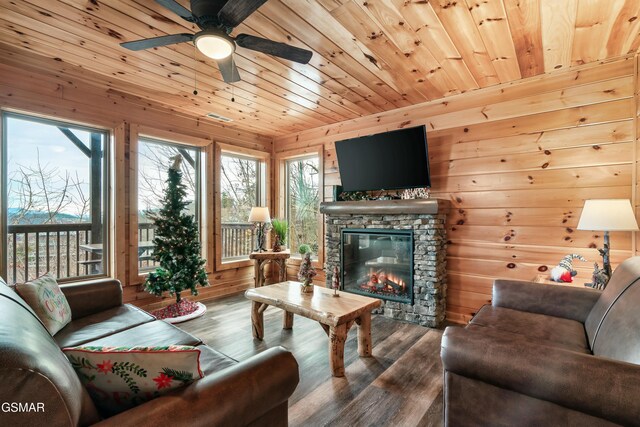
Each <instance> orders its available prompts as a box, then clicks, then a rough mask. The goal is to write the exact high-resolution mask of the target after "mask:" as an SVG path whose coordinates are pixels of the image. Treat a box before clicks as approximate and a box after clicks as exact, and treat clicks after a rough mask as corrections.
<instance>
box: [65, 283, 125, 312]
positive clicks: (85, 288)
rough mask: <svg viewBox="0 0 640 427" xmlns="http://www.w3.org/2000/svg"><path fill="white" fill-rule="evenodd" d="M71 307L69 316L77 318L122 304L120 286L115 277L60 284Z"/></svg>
mask: <svg viewBox="0 0 640 427" xmlns="http://www.w3.org/2000/svg"><path fill="white" fill-rule="evenodd" d="M60 289H61V290H62V293H64V296H65V297H66V298H67V301H68V302H69V306H70V307H71V318H72V319H74V320H75V319H79V318H81V317H84V316H88V315H90V314H94V313H99V312H101V311H104V310H108V309H110V308H114V307H118V306H121V305H122V286H121V285H120V281H118V280H115V279H100V280H93V281H91V282H85V283H73V284H70V285H61V286H60Z"/></svg>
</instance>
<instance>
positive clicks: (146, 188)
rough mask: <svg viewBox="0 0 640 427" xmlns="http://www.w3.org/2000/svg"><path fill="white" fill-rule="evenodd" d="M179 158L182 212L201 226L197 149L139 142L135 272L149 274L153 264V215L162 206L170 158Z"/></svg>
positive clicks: (146, 140) (165, 143)
mask: <svg viewBox="0 0 640 427" xmlns="http://www.w3.org/2000/svg"><path fill="white" fill-rule="evenodd" d="M178 154H180V155H181V156H182V163H181V168H182V183H183V184H184V185H185V186H186V191H187V200H188V201H189V202H190V203H189V205H188V206H187V207H186V209H185V211H186V212H187V213H189V214H191V215H195V218H196V221H197V222H198V223H200V193H201V192H200V178H199V177H200V149H199V148H194V147H190V146H183V145H179V144H174V143H169V142H165V141H159V140H155V139H149V138H140V139H139V140H138V189H137V190H138V191H137V194H138V269H139V271H149V270H152V269H154V268H155V267H156V262H155V261H153V238H154V230H155V226H154V224H153V219H152V216H153V214H154V213H155V212H157V211H158V210H159V209H160V208H161V207H162V199H163V197H164V192H165V188H166V185H167V184H166V180H167V170H168V169H169V167H170V166H171V165H172V164H173V159H172V157H174V156H176V155H178Z"/></svg>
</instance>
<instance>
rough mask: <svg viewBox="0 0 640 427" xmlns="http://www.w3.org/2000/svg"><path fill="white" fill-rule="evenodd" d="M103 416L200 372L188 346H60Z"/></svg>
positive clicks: (194, 351)
mask: <svg viewBox="0 0 640 427" xmlns="http://www.w3.org/2000/svg"><path fill="white" fill-rule="evenodd" d="M63 351H64V353H65V354H66V355H67V358H68V359H69V361H71V365H72V366H73V369H75V371H76V373H77V374H78V377H79V378H80V381H81V382H82V383H83V384H84V385H85V387H86V388H87V391H88V392H89V395H90V396H91V398H92V399H93V403H95V405H96V407H97V408H98V409H99V410H100V412H101V413H102V415H103V416H111V415H115V414H117V413H119V412H122V411H126V410H127V409H130V408H132V407H134V406H136V405H139V404H141V403H144V402H146V401H148V400H151V399H153V398H155V397H158V396H160V395H162V394H164V393H166V392H168V391H171V390H174V389H176V388H179V387H182V386H185V385H187V384H189V383H191V382H192V381H194V380H198V379H200V378H202V377H203V376H204V375H203V374H202V371H201V370H200V350H199V349H197V348H196V347H191V346H169V347H91V346H86V347H85V346H79V347H71V348H65V349H63Z"/></svg>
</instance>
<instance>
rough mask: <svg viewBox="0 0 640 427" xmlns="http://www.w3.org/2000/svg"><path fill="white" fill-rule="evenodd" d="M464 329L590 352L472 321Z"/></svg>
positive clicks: (520, 340)
mask: <svg viewBox="0 0 640 427" xmlns="http://www.w3.org/2000/svg"><path fill="white" fill-rule="evenodd" d="M466 329H468V330H470V331H473V332H477V333H480V334H483V335H485V336H488V337H491V338H495V339H508V340H510V341H513V342H514V343H518V342H529V343H535V344H537V345H541V346H547V347H556V348H564V349H567V350H571V351H577V352H580V353H585V354H591V351H590V350H589V349H588V348H579V347H576V346H575V345H572V344H562V343H558V342H555V341H549V340H545V339H540V338H532V337H528V336H526V335H522V334H520V333H517V332H509V331H504V330H502V329H497V328H491V327H486V326H480V325H477V324H473V323H470V324H468V325H467V326H466Z"/></svg>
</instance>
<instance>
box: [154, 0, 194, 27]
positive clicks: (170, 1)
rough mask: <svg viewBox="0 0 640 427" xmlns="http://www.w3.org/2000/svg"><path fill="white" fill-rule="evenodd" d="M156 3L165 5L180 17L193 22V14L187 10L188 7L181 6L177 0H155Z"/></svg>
mask: <svg viewBox="0 0 640 427" xmlns="http://www.w3.org/2000/svg"><path fill="white" fill-rule="evenodd" d="M156 3H158V4H159V5H161V6H164V7H166V8H167V9H169V10H170V11H171V12H173V13H175V14H176V15H178V16H179V17H180V18H182V19H186V20H187V21H189V22H193V15H192V14H191V12H190V11H189V9H187V8H186V7H184V6H182V5H181V4H180V3H178V2H177V1H175V0H156Z"/></svg>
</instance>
